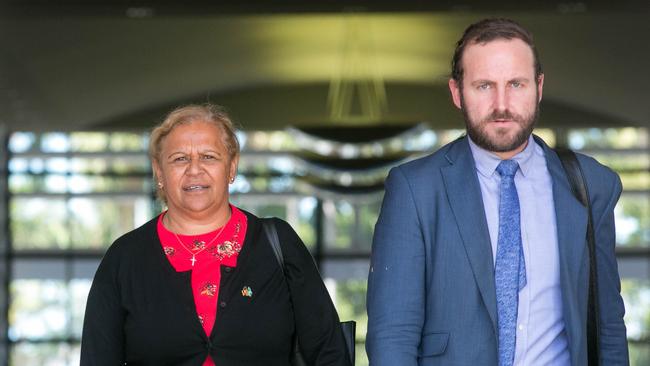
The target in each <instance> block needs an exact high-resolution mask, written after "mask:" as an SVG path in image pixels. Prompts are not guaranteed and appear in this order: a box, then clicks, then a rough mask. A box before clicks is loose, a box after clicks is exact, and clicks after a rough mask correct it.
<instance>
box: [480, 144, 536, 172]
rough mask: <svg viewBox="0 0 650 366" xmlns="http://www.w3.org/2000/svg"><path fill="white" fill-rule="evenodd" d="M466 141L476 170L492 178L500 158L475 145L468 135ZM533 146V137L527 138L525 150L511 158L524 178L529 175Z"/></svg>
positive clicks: (533, 152) (533, 151)
mask: <svg viewBox="0 0 650 366" xmlns="http://www.w3.org/2000/svg"><path fill="white" fill-rule="evenodd" d="M467 139H468V140H469V147H470V149H471V151H472V155H473V156H474V161H475V162H476V170H478V172H479V173H480V174H482V175H483V176H485V177H490V176H492V174H494V172H495V171H496V169H497V166H498V165H499V163H500V162H501V158H500V157H499V156H497V155H496V154H495V153H493V152H491V151H488V150H485V149H483V148H482V147H480V146H478V145H476V143H475V142H474V141H472V139H471V138H470V137H469V135H468V136H467ZM535 145H536V143H535V139H533V135H530V136H528V144H527V145H526V148H525V149H524V150H522V151H521V152H519V153H518V154H517V155H515V156H513V157H512V160H515V161H516V162H517V163H518V164H519V171H520V172H521V174H522V175H523V176H524V177H525V176H527V175H528V174H529V173H530V169H532V165H533V164H532V160H533V159H532V157H533V155H534V154H535Z"/></svg>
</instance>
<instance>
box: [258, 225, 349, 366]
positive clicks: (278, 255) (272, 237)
mask: <svg viewBox="0 0 650 366" xmlns="http://www.w3.org/2000/svg"><path fill="white" fill-rule="evenodd" d="M262 227H263V228H264V232H265V233H266V237H267V238H268V239H269V243H271V249H273V254H274V255H275V259H277V261H278V264H279V265H280V268H281V269H282V274H283V275H284V278H285V280H286V279H287V277H286V273H285V267H284V255H283V254H282V248H281V247H280V238H279V237H278V230H277V229H276V228H275V224H274V223H273V219H263V220H262ZM356 327H357V323H356V322H355V321H354V320H349V321H346V322H341V329H342V330H343V337H344V338H345V345H346V346H347V350H348V356H349V358H350V363H351V365H353V366H354V361H355V360H354V353H355V339H354V338H355V334H356ZM294 352H295V353H296V355H294V356H293V359H292V362H293V364H294V365H303V364H305V361H304V360H302V356H300V355H298V353H299V348H298V340H297V339H295V340H294Z"/></svg>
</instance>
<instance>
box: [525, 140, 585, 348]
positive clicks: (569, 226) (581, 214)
mask: <svg viewBox="0 0 650 366" xmlns="http://www.w3.org/2000/svg"><path fill="white" fill-rule="evenodd" d="M536 140H537V141H538V143H541V145H542V146H543V147H544V153H545V156H546V164H547V167H548V171H549V173H550V174H551V180H552V181H553V200H554V201H555V218H556V224H557V225H556V226H557V242H558V251H559V255H560V284H561V291H562V306H563V313H564V320H565V329H566V331H567V336H568V339H569V344H570V345H576V340H577V339H578V338H579V337H580V334H581V333H582V327H581V325H580V324H582V322H581V320H580V313H581V311H580V310H581V309H580V304H579V301H577V296H578V294H580V293H581V291H580V290H579V286H580V282H579V275H580V269H581V268H582V262H583V258H585V257H584V255H585V250H586V246H587V244H586V242H585V240H586V234H587V212H586V209H585V207H584V206H582V204H581V203H580V202H579V201H578V200H577V199H576V198H575V197H574V196H573V193H572V192H571V186H570V184H569V181H568V179H567V177H566V173H565V172H564V168H563V167H562V163H561V162H560V158H559V157H558V156H557V154H556V153H555V151H553V150H552V149H551V148H549V147H548V146H547V145H546V144H545V143H544V142H543V141H541V140H540V139H539V138H536ZM572 354H575V352H573V350H572Z"/></svg>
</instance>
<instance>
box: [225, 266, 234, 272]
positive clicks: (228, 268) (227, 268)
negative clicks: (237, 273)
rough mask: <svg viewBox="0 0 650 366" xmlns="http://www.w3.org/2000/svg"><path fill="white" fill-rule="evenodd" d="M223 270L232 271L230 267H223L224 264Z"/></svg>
mask: <svg viewBox="0 0 650 366" xmlns="http://www.w3.org/2000/svg"><path fill="white" fill-rule="evenodd" d="M223 271H224V272H226V273H230V272H232V267H225V266H224V268H223Z"/></svg>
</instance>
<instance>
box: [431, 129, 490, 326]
mask: <svg viewBox="0 0 650 366" xmlns="http://www.w3.org/2000/svg"><path fill="white" fill-rule="evenodd" d="M447 160H448V161H449V163H450V165H449V166H447V167H444V168H442V169H441V172H442V177H443V180H444V183H445V189H446V192H447V198H448V199H449V204H450V206H451V209H452V211H453V214H454V218H455V219H456V223H457V225H458V230H459V231H460V235H461V237H462V241H463V245H464V246H465V252H466V253H467V257H468V258H469V263H470V266H471V268H472V271H473V273H474V279H475V280H476V284H477V286H478V288H479V291H480V293H481V297H482V298H483V303H485V306H486V308H487V310H488V313H489V314H490V318H491V319H492V326H493V327H494V331H495V332H496V330H497V325H496V324H497V314H496V289H495V285H494V262H493V259H492V248H491V244H490V233H489V231H488V227H487V221H486V219H485V209H484V208H483V198H482V196H481V187H480V185H479V182H478V177H477V176H476V166H475V164H474V158H473V157H472V153H471V151H470V148H469V143H468V142H467V138H466V137H465V138H463V139H460V140H458V141H457V142H456V143H454V144H453V145H452V146H451V147H450V150H449V152H448V153H447Z"/></svg>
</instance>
